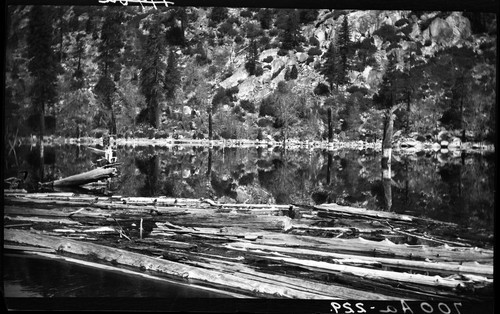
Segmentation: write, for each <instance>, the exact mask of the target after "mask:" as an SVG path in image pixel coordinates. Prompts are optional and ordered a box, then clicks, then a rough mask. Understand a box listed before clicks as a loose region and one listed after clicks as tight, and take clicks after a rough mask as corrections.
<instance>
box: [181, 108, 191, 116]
mask: <svg viewBox="0 0 500 314" xmlns="http://www.w3.org/2000/svg"><path fill="white" fill-rule="evenodd" d="M191 112H192V109H191V107H189V106H184V107H182V114H183V115H185V116H188V115H190V114H191Z"/></svg>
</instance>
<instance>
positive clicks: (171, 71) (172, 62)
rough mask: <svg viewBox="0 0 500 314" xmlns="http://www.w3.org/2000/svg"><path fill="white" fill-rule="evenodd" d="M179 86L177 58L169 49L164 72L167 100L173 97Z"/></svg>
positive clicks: (179, 76)
mask: <svg viewBox="0 0 500 314" xmlns="http://www.w3.org/2000/svg"><path fill="white" fill-rule="evenodd" d="M180 84H181V73H180V72H179V67H178V65H177V57H176V55H175V52H174V50H173V49H170V52H169V54H168V60H167V69H166V70H165V81H164V87H165V91H166V93H165V95H166V97H167V98H168V99H173V98H174V97H175V92H176V90H177V88H178V87H179V86H180Z"/></svg>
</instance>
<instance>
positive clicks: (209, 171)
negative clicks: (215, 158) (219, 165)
mask: <svg viewBox="0 0 500 314" xmlns="http://www.w3.org/2000/svg"><path fill="white" fill-rule="evenodd" d="M211 174H212V149H211V148H209V149H208V163H207V178H208V179H210V176H211Z"/></svg>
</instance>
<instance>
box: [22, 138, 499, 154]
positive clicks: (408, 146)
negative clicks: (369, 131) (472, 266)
mask: <svg viewBox="0 0 500 314" xmlns="http://www.w3.org/2000/svg"><path fill="white" fill-rule="evenodd" d="M43 142H44V145H46V146H53V145H55V146H58V145H67V144H70V145H84V146H88V145H101V146H103V145H104V143H103V138H102V137H100V138H94V137H81V138H66V137H59V136H48V137H44V141H43ZM115 142H116V146H118V147H127V146H132V147H143V146H153V147H173V146H196V147H207V148H213V147H224V148H233V147H235V148H276V147H283V141H275V140H249V139H221V140H208V139H174V138H152V139H150V138H117V139H116V140H115ZM16 144H17V145H19V144H24V145H31V146H34V145H37V144H38V139H37V138H36V137H24V138H18V140H17V143H16ZM285 146H286V149H287V150H291V151H293V150H301V149H308V150H315V149H323V150H325V149H326V150H328V151H335V150H340V149H354V150H363V149H372V150H374V151H382V141H376V142H366V141H361V140H357V141H355V140H351V141H339V140H333V141H332V142H328V141H299V140H295V139H290V140H287V141H286V143H285ZM392 149H393V151H394V152H397V151H402V152H404V153H417V152H421V151H423V152H429V151H434V152H441V153H443V154H446V153H448V152H472V153H494V152H495V145H494V144H491V143H484V142H465V143H459V144H455V143H449V144H448V143H442V144H440V143H437V142H428V141H426V142H420V141H415V140H412V139H403V140H400V141H398V142H395V143H393V144H392Z"/></svg>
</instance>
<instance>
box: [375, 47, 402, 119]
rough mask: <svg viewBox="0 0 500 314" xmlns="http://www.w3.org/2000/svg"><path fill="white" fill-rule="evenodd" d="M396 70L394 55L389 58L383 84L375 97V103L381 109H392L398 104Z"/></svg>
mask: <svg viewBox="0 0 500 314" xmlns="http://www.w3.org/2000/svg"><path fill="white" fill-rule="evenodd" d="M397 75H398V72H397V70H396V57H395V56H394V55H393V54H390V55H389V56H388V63H387V68H386V70H385V73H384V76H383V77H382V84H381V86H380V88H379V91H378V93H377V94H375V95H374V96H373V101H374V102H375V104H377V105H378V107H379V108H380V109H390V108H391V107H392V106H393V105H394V104H395V102H396V99H397V96H398V92H399V90H398V84H397Z"/></svg>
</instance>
